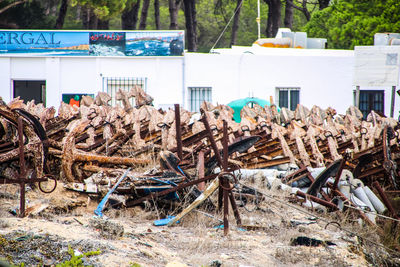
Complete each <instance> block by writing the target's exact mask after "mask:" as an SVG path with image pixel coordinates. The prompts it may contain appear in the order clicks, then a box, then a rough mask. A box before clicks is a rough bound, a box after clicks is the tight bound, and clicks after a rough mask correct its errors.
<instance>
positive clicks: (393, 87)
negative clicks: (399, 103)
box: [390, 86, 396, 118]
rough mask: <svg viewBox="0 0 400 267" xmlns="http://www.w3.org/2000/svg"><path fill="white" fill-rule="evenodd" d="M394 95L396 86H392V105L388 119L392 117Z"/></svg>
mask: <svg viewBox="0 0 400 267" xmlns="http://www.w3.org/2000/svg"><path fill="white" fill-rule="evenodd" d="M395 95H396V86H392V103H391V104H390V117H391V118H393V116H394V97H395Z"/></svg>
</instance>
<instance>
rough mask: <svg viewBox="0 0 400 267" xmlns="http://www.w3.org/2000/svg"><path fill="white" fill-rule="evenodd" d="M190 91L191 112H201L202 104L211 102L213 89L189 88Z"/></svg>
mask: <svg viewBox="0 0 400 267" xmlns="http://www.w3.org/2000/svg"><path fill="white" fill-rule="evenodd" d="M189 91H190V99H189V102H190V111H191V112H199V111H200V106H201V103H203V102H204V101H206V102H211V101H212V98H211V87H189Z"/></svg>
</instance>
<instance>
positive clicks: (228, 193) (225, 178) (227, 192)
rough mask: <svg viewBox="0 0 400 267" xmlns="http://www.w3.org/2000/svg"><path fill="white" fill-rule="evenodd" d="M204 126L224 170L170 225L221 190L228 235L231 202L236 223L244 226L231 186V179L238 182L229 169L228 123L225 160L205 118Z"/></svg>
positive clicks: (225, 138)
mask: <svg viewBox="0 0 400 267" xmlns="http://www.w3.org/2000/svg"><path fill="white" fill-rule="evenodd" d="M202 121H203V123H204V126H205V128H206V130H207V131H208V132H209V135H208V138H209V141H210V143H211V147H212V149H213V150H214V155H215V157H216V158H217V161H218V163H219V166H220V167H221V169H222V170H223V171H222V172H220V173H219V174H218V176H217V178H215V179H214V180H213V181H212V182H211V183H210V184H209V186H208V187H207V189H206V190H204V192H203V193H202V194H201V195H200V196H199V197H198V198H197V199H196V200H195V201H193V202H192V204H190V205H189V206H188V207H187V208H185V209H184V210H183V211H182V212H181V213H180V214H179V215H177V216H176V217H175V218H174V219H172V220H171V221H170V222H169V223H168V225H169V226H172V225H173V224H174V223H176V222H177V221H179V220H180V219H182V218H183V217H184V216H185V215H186V214H188V213H189V212H190V211H191V210H193V209H194V208H196V207H197V206H199V205H200V204H201V203H202V202H203V201H204V200H206V199H207V198H208V197H209V196H210V195H211V194H212V193H213V192H214V191H215V190H217V189H218V188H219V194H218V209H219V210H221V209H222V206H223V208H224V219H223V222H224V235H227V234H228V233H229V221H228V216H229V202H230V204H231V206H232V209H233V212H234V215H235V218H236V223H237V224H238V226H240V225H241V224H242V222H241V219H240V214H239V211H238V208H237V206H236V202H235V199H234V197H233V194H232V189H233V185H232V184H231V181H230V180H229V178H232V182H237V181H236V177H235V175H234V174H233V173H232V172H230V170H229V169H228V131H227V123H226V121H224V122H223V134H224V135H223V156H224V158H223V159H221V154H220V151H219V150H218V148H217V145H216V143H215V140H214V137H213V135H212V132H211V129H210V126H209V124H208V121H207V118H206V117H205V116H203V119H202Z"/></svg>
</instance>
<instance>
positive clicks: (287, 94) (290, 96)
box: [276, 87, 300, 110]
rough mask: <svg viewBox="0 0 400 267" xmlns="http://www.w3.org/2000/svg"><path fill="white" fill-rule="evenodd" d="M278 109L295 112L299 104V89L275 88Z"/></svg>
mask: <svg viewBox="0 0 400 267" xmlns="http://www.w3.org/2000/svg"><path fill="white" fill-rule="evenodd" d="M276 94H277V96H278V103H279V107H281V108H283V107H285V108H288V109H290V110H295V109H296V108H297V104H299V103H300V87H276Z"/></svg>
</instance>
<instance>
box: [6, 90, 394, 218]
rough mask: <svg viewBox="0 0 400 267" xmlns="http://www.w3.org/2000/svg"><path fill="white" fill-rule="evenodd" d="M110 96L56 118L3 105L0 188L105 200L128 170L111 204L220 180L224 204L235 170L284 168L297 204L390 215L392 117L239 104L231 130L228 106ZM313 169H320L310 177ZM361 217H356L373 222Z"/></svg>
mask: <svg viewBox="0 0 400 267" xmlns="http://www.w3.org/2000/svg"><path fill="white" fill-rule="evenodd" d="M132 97H135V106H134V107H133V106H132V105H131V102H130V101H131V98H132ZM116 99H117V100H118V101H119V103H121V104H122V106H118V105H117V106H115V107H112V106H111V105H110V104H109V102H110V100H111V97H110V96H109V95H107V94H106V93H102V92H100V93H99V94H98V95H97V96H96V98H95V99H93V98H91V97H88V96H83V98H82V101H81V103H80V107H77V106H70V105H67V104H65V103H61V105H60V107H59V109H58V112H57V115H56V110H55V109H54V108H53V107H51V108H45V107H44V106H43V105H42V104H38V105H36V104H35V103H34V102H33V101H31V102H28V104H24V103H23V101H22V100H20V99H18V98H17V99H14V100H13V101H12V102H10V103H9V104H8V105H6V104H5V103H3V104H1V105H0V184H1V183H18V184H21V188H22V185H23V186H25V183H34V182H38V183H39V186H40V187H45V185H46V184H48V183H49V182H48V180H49V179H50V180H52V181H54V182H53V183H55V182H56V181H63V182H64V183H65V185H66V187H67V188H70V189H73V190H77V191H82V192H86V193H90V194H99V193H101V192H103V195H104V192H106V191H107V190H108V189H109V188H110V185H113V184H115V183H116V182H117V179H118V176H120V175H121V174H122V173H123V172H124V169H127V168H128V167H130V168H132V171H130V172H129V173H128V174H127V175H126V177H127V178H126V179H125V180H124V181H123V182H122V183H121V184H120V185H119V186H118V187H117V188H116V191H115V192H116V193H117V195H120V196H121V195H122V196H123V198H122V199H120V200H119V201H116V202H115V204H114V205H120V206H121V205H122V206H126V207H130V206H133V205H137V204H140V203H142V202H143V201H144V200H146V199H150V198H153V199H163V200H164V201H165V200H166V199H168V198H172V199H177V198H178V199H179V198H180V195H179V194H181V196H182V192H183V194H185V193H188V192H189V191H190V194H192V195H193V197H198V196H199V195H200V194H201V191H203V190H204V188H205V185H204V182H207V181H210V180H213V179H216V177H220V178H221V177H223V176H225V178H226V177H228V178H226V179H225V180H224V179H222V181H221V183H220V184H219V185H221V186H222V188H223V189H224V190H222V191H225V190H228V189H229V190H230V191H232V192H233V193H232V194H229V197H231V196H235V193H237V191H238V190H239V189H238V188H237V187H235V185H234V184H235V183H237V182H240V181H238V179H237V177H236V174H234V173H235V172H234V171H235V170H239V169H241V170H243V169H267V168H274V169H276V170H278V171H279V170H280V171H283V172H284V173H283V174H284V175H281V176H282V177H281V179H280V181H281V182H282V183H283V184H286V185H289V186H291V187H294V188H295V190H293V193H294V194H296V196H297V197H296V201H299V202H305V203H306V202H307V201H308V202H310V201H312V203H319V204H320V205H323V206H325V207H327V208H328V209H330V210H337V209H342V208H343V203H347V204H348V203H350V204H351V205H353V206H355V207H365V206H368V208H367V209H363V208H361V210H364V211H367V210H368V209H370V210H376V211H377V212H379V213H384V212H385V214H387V212H386V211H385V210H386V209H388V210H389V214H387V215H389V216H391V217H393V218H398V212H399V211H398V210H395V208H394V207H393V205H392V204H393V202H392V197H393V196H394V195H393V194H394V193H396V192H400V191H399V190H400V188H399V186H400V180H399V172H398V169H397V165H398V163H399V161H400V156H399V155H400V149H399V131H400V129H399V128H400V127H399V124H398V122H397V121H396V120H394V119H392V118H385V117H382V116H380V115H378V114H377V113H376V112H374V111H372V112H371V113H370V114H369V115H368V117H367V119H363V116H362V113H361V112H360V111H359V110H358V109H357V108H356V107H350V108H349V109H348V110H347V111H346V114H345V115H340V114H336V111H335V110H334V109H332V108H328V109H326V110H323V109H321V108H320V107H318V106H314V107H312V109H311V110H309V109H307V108H306V107H304V106H302V105H298V106H297V108H296V110H295V111H290V110H288V109H286V108H281V111H280V112H278V111H277V108H276V106H275V105H271V106H265V107H261V106H259V105H254V107H252V108H250V107H248V106H245V107H244V108H243V109H242V111H241V118H242V120H241V122H240V123H236V122H235V121H234V120H233V119H232V118H233V110H232V109H231V108H230V107H228V106H225V105H218V106H213V105H212V104H210V103H205V102H204V103H203V104H202V108H201V115H200V116H199V114H194V113H191V112H189V111H186V110H184V109H180V107H179V105H175V110H173V109H169V110H168V111H162V110H157V109H156V108H154V107H153V106H151V105H149V104H150V103H151V101H152V98H151V97H150V96H148V95H147V94H146V93H144V92H143V90H142V89H141V88H140V87H135V88H133V89H132V90H131V91H123V90H119V91H118V92H117V94H116ZM224 124H225V128H226V134H225V135H224V131H223V129H224ZM19 125H20V126H19ZM19 127H20V128H21V127H22V128H21V129H20V130H18V129H19ZM21 130H22V131H21ZM224 136H226V144H225V145H224V140H225V139H224ZM223 148H225V152H224V153H223V152H222V151H223ZM21 155H22V156H21ZM228 156H229V157H228ZM21 161H24V162H23V164H22V165H21ZM158 162H161V164H158ZM25 165H26V167H25ZM156 166H157V168H154V167H156ZM218 166H219V169H220V171H221V173H223V175H221V173H218V171H217V169H218V168H216V167H218ZM289 170H293V171H292V172H290V171H289ZM314 170H320V171H319V173H320V174H319V175H313V172H314ZM18 179H19V180H18ZM29 179H31V180H29ZM195 184H198V186H197V187H194V186H193V185H195ZM53 187H55V185H53V186H50V189H53ZM358 188H363V189H365V191H367V190H369V191H371V192H372V194H373V195H374V196H376V195H378V196H379V199H378V200H380V201H382V202H383V204H384V207H383V208H377V207H375V204H374V203H372V204H371V203H368V204H367V203H363V204H360V205H359V204H357V203H356V202H357V201H355V200H354V197H355V195H352V193H355V192H356V191H357V190H358ZM50 189H47V190H43V191H46V192H47V191H51V190H50ZM189 189H192V190H189ZM244 189H246V190H247V191H246V192H244V191H243V192H242V193H243V194H244V195H246V194H247V193H248V194H247V195H249V194H255V192H254V190H250V187H246V188H245V187H242V190H244ZM346 190H347V191H346ZM177 192H179V194H177ZM374 192H375V194H374ZM188 194H189V193H188ZM165 196H167V197H168V198H166V197H165ZM357 196H358V198H359V199H361V202H362V201H363V200H362V197H360V195H358V194H357ZM221 198H222V193H221V194H220V199H221ZM304 199H305V200H304ZM21 201H22V200H21ZM380 201H379V202H380ZM231 202H234V199H231ZM365 202H366V200H365ZM219 204H220V205H221V204H222V202H220V203H219ZM369 204H371V205H369ZM226 205H227V203H225V206H226ZM232 207H233V208H234V209H235V207H234V203H232ZM364 211H361V212H360V214H361V216H362V217H363V218H364V219H365V220H366V221H367V222H369V223H371V224H374V223H375V221H374V218H372V219H371V217H369V216H367V215H366V214H368V212H364ZM235 215H236V213H235ZM237 221H238V223H239V222H240V218H239V220H237Z"/></svg>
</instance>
